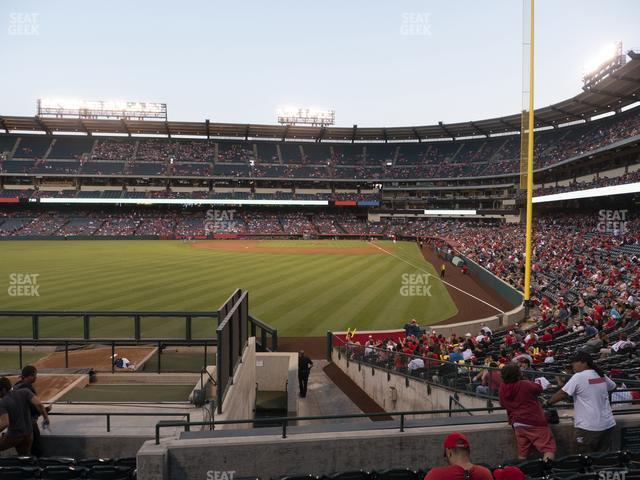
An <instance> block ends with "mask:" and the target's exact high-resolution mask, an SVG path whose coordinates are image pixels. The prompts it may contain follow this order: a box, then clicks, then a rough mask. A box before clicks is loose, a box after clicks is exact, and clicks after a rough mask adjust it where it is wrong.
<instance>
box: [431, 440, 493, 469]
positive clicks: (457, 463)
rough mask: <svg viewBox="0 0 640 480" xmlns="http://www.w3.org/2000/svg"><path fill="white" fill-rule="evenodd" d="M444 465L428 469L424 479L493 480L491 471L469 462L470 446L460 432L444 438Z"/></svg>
mask: <svg viewBox="0 0 640 480" xmlns="http://www.w3.org/2000/svg"><path fill="white" fill-rule="evenodd" d="M444 457H445V458H446V460H447V463H448V464H449V465H447V466H446V467H435V468H432V469H431V470H429V473H427V476H426V477H424V480H493V475H491V471H490V470H489V469H488V468H486V467H483V466H481V465H474V464H473V463H471V446H470V445H469V440H467V437H465V436H464V435H462V434H461V433H457V432H455V433H451V434H449V435H447V438H445V439H444Z"/></svg>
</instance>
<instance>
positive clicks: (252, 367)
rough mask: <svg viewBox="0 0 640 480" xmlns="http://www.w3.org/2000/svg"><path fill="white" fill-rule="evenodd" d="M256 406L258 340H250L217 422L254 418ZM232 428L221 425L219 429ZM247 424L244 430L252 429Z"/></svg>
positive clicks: (217, 416)
mask: <svg viewBox="0 0 640 480" xmlns="http://www.w3.org/2000/svg"><path fill="white" fill-rule="evenodd" d="M255 406H256V339H255V337H251V338H249V341H248V342H247V346H246V347H245V349H244V352H242V363H240V364H238V366H237V367H236V371H235V373H234V375H233V383H232V384H231V386H229V389H228V390H227V394H226V396H225V397H224V402H223V404H222V413H220V414H217V415H215V419H216V420H244V419H249V418H253V410H254V408H255ZM225 427H227V428H230V427H231V426H227V425H221V426H220V427H219V428H221V429H222V428H225ZM250 427H251V424H245V425H244V428H250Z"/></svg>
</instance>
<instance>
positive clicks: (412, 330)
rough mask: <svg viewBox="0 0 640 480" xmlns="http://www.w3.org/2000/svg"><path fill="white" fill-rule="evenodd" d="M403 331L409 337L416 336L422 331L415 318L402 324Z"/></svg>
mask: <svg viewBox="0 0 640 480" xmlns="http://www.w3.org/2000/svg"><path fill="white" fill-rule="evenodd" d="M404 331H405V334H406V335H407V337H411V336H414V337H418V336H420V334H421V333H422V332H421V331H420V326H419V325H418V322H416V319H415V318H414V319H412V320H411V322H410V323H407V324H406V325H405V326H404Z"/></svg>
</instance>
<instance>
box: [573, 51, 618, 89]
mask: <svg viewBox="0 0 640 480" xmlns="http://www.w3.org/2000/svg"><path fill="white" fill-rule="evenodd" d="M626 61H627V57H626V55H625V54H624V52H623V51H622V42H615V43H610V44H608V45H606V46H605V47H603V48H602V50H600V51H599V52H598V53H597V54H596V55H594V56H593V57H592V58H590V59H589V60H588V61H587V63H586V64H585V66H584V75H583V77H582V81H583V82H584V85H583V87H582V89H583V90H589V88H591V87H593V86H594V85H597V84H598V83H600V82H601V81H602V80H604V79H605V78H607V77H608V76H609V75H611V74H612V73H613V72H615V71H616V70H618V69H619V68H620V67H622V66H624V64H625V63H626Z"/></svg>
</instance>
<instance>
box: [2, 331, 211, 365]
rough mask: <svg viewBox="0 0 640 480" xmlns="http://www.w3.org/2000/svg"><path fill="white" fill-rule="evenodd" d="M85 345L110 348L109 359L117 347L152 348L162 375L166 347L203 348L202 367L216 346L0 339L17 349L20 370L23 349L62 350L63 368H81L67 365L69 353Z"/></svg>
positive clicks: (185, 342)
mask: <svg viewBox="0 0 640 480" xmlns="http://www.w3.org/2000/svg"><path fill="white" fill-rule="evenodd" d="M87 345H96V346H97V345H102V346H107V347H110V348H111V358H114V355H115V354H116V353H117V347H144V346H148V347H153V348H156V349H157V352H156V362H157V364H156V366H155V367H156V368H155V370H156V373H162V372H163V369H162V355H163V353H162V352H163V350H164V349H165V348H166V347H202V348H203V357H202V358H203V365H204V366H206V365H207V364H211V362H208V360H207V358H208V355H209V351H210V350H209V348H210V347H214V346H216V341H215V340H193V339H192V340H127V339H104V340H97V339H96V340H82V339H80V340H53V339H47V340H22V339H16V340H7V339H1V340H0V346H11V347H18V363H19V366H20V369H22V367H23V366H24V347H59V348H63V349H64V368H82V367H81V366H70V364H69V352H70V351H74V348H73V347H82V346H87ZM115 371H116V366H115V363H114V362H113V361H112V362H111V373H115ZM198 371H200V370H199V369H196V370H195V372H194V373H198ZM164 372H165V373H168V372H171V373H191V371H188V372H181V371H176V370H171V369H170V368H169V369H167V368H165V370H164Z"/></svg>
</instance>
